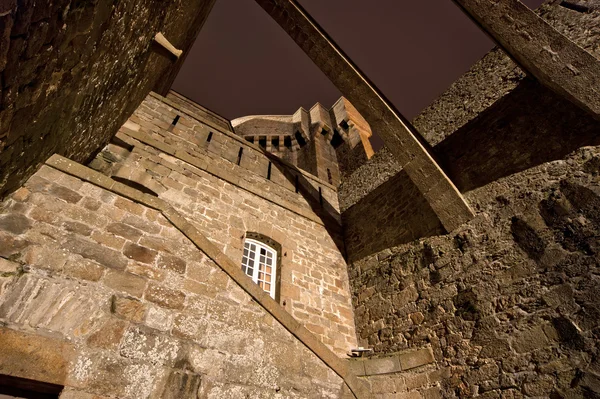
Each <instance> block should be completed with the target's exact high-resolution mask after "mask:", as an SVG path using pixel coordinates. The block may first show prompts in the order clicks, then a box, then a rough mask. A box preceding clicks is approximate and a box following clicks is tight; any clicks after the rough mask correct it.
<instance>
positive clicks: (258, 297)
mask: <svg viewBox="0 0 600 399" xmlns="http://www.w3.org/2000/svg"><path fill="white" fill-rule="evenodd" d="M46 164H47V165H49V166H51V167H54V168H55V169H57V170H60V171H62V172H64V173H67V174H69V175H72V176H74V177H77V178H79V179H81V180H84V181H87V182H88V183H91V184H94V185H96V186H98V187H101V188H103V189H105V190H108V191H111V192H113V193H115V194H118V195H122V196H125V197H127V198H129V199H132V200H134V201H136V202H139V203H141V204H143V205H146V206H148V207H151V208H153V209H156V210H159V211H161V213H162V214H163V216H164V217H166V218H167V219H168V220H169V221H170V222H171V224H172V225H173V226H174V227H175V228H177V229H178V230H179V231H181V232H182V233H183V234H184V235H185V236H186V237H187V238H189V239H190V241H191V242H192V243H193V244H194V245H195V246H196V247H197V248H198V249H199V250H201V251H202V252H203V253H204V254H205V255H206V256H208V257H209V258H210V259H211V260H212V261H213V262H215V264H216V265H217V266H218V267H219V268H221V270H223V271H224V272H225V273H226V274H227V275H228V276H229V277H231V279H233V280H234V281H235V282H236V283H237V284H238V285H239V286H240V287H241V288H242V289H243V290H244V291H245V292H246V293H247V294H248V295H250V296H251V297H252V298H253V299H254V300H255V301H256V302H257V303H258V304H259V305H260V306H261V307H262V308H263V309H265V311H267V312H268V313H269V314H271V315H272V316H273V317H274V318H275V319H276V320H277V321H278V322H279V323H280V324H281V325H282V326H283V327H284V328H285V329H286V330H288V331H289V332H290V333H291V334H292V335H294V336H295V337H296V338H297V339H298V340H299V341H300V342H302V344H304V345H305V346H306V347H307V348H308V349H309V350H310V351H311V352H313V353H314V354H315V355H316V356H317V357H318V358H319V359H321V361H323V362H324V363H325V364H326V365H327V366H328V367H329V368H331V369H332V370H333V371H334V372H335V373H336V374H337V375H338V376H340V377H341V378H342V379H343V380H344V382H345V383H346V385H347V386H348V387H349V388H350V390H351V391H352V393H353V394H354V395H355V396H356V398H357V399H363V398H364V399H367V398H371V397H372V395H371V393H370V391H369V390H368V388H367V387H366V385H365V383H364V382H363V381H360V380H359V379H358V378H357V376H356V375H355V374H354V373H352V372H351V371H350V369H349V368H348V363H347V362H345V361H344V360H343V359H340V358H339V357H338V356H337V355H336V354H335V353H333V352H332V351H331V350H330V349H329V348H327V347H326V346H325V345H324V344H323V343H322V342H321V341H320V340H319V339H318V338H317V337H316V336H315V335H314V334H312V333H311V332H310V331H308V330H307V329H306V328H305V327H304V326H303V325H302V324H300V323H299V322H298V321H297V320H296V319H294V318H293V317H292V316H291V315H290V314H289V313H288V312H287V311H286V310H285V309H284V308H283V307H282V306H281V305H279V304H278V303H277V302H275V300H274V299H273V298H271V297H270V296H269V294H267V293H266V292H264V291H263V290H262V289H261V288H260V287H259V286H258V285H257V284H255V283H254V282H253V281H252V280H250V279H248V278H247V276H246V274H245V273H244V272H243V271H242V269H241V268H240V267H239V266H238V265H237V264H235V263H234V262H233V261H232V260H231V259H229V257H227V256H226V255H225V254H224V253H223V252H221V251H220V250H219V249H218V248H217V247H216V246H215V245H214V244H213V243H211V242H210V240H209V239H208V238H207V237H206V236H204V235H203V234H202V233H200V232H199V231H198V230H197V229H196V228H195V227H194V226H193V225H192V224H191V223H189V222H188V221H187V220H186V218H185V217H183V216H182V215H181V214H180V213H179V212H177V211H176V210H175V209H174V208H173V207H171V206H170V205H169V204H167V203H166V202H165V201H163V200H160V199H158V198H156V197H153V196H151V195H148V194H144V193H142V192H139V191H137V190H135V189H132V188H131V187H128V186H125V185H124V184H120V183H117V182H115V181H113V180H112V179H110V178H108V177H106V176H104V175H103V174H101V173H100V172H96V171H95V170H93V169H90V168H87V167H85V166H83V165H80V164H78V163H76V162H74V161H71V160H69V159H67V158H64V157H62V156H60V155H56V154H55V155H53V156H52V157H50V159H48V160H47V161H46ZM132 190H133V191H136V192H137V194H136V193H132V192H131V191H132Z"/></svg>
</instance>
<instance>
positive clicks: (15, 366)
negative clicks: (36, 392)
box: [0, 328, 75, 385]
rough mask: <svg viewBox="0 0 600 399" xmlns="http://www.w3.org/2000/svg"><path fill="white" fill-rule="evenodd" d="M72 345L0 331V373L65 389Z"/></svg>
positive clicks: (41, 337)
mask: <svg viewBox="0 0 600 399" xmlns="http://www.w3.org/2000/svg"><path fill="white" fill-rule="evenodd" d="M74 353H75V351H74V347H73V345H71V344H69V343H67V342H64V341H60V340H57V339H53V338H48V337H43V336H40V335H34V334H26V333H22V332H19V331H14V330H10V329H8V328H0V373H1V374H6V375H10V376H14V377H21V378H27V379H32V380H37V381H42V382H48V383H52V384H58V385H64V384H65V380H66V378H67V374H68V372H69V362H71V361H72V360H73V358H74Z"/></svg>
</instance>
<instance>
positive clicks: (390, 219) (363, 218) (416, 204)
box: [342, 171, 444, 262]
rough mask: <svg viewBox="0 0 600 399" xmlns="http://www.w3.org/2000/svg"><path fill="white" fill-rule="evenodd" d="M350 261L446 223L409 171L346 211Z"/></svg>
mask: <svg viewBox="0 0 600 399" xmlns="http://www.w3.org/2000/svg"><path fill="white" fill-rule="evenodd" d="M342 220H343V223H344V236H345V241H346V251H347V257H348V262H354V261H356V260H359V259H362V258H364V257H365V256H369V255H371V254H373V253H377V252H379V251H382V250H384V249H386V248H390V247H395V246H398V245H401V244H406V243H408V242H411V241H413V240H415V239H417V238H421V237H428V236H431V235H437V234H442V233H443V232H444V228H443V226H442V225H441V224H440V221H439V219H438V217H437V216H436V214H435V213H434V212H433V210H432V209H431V207H430V206H429V204H428V203H427V201H426V200H425V198H424V197H423V196H422V195H421V193H420V192H419V190H418V188H417V187H416V186H415V185H414V183H413V182H412V181H411V179H410V178H409V177H408V175H407V174H406V172H404V171H401V172H399V173H398V174H396V175H395V176H394V177H392V178H391V179H389V180H388V181H386V182H385V183H383V184H382V185H380V186H379V187H377V188H376V189H375V190H373V191H372V192H371V193H369V194H368V195H367V196H365V197H364V198H362V199H361V200H360V201H358V202H357V203H356V204H355V205H353V206H352V207H350V208H349V209H348V210H347V211H345V212H344V213H343V214H342Z"/></svg>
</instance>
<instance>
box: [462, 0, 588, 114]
mask: <svg viewBox="0 0 600 399" xmlns="http://www.w3.org/2000/svg"><path fill="white" fill-rule="evenodd" d="M453 1H454V2H455V3H456V4H457V5H458V6H459V7H460V8H461V9H462V10H463V11H464V12H465V13H466V14H467V15H468V16H469V17H471V19H473V20H474V21H475V23H477V24H478V25H479V26H480V27H481V28H482V29H483V30H484V31H485V32H486V33H487V34H488V35H489V36H491V37H492V39H494V41H495V42H496V43H497V44H498V45H499V46H500V47H501V48H502V49H503V50H504V51H505V52H506V53H507V54H508V55H510V56H511V58H512V59H513V60H515V62H517V64H519V65H520V66H521V67H522V68H523V69H524V70H525V71H527V73H529V74H530V75H532V76H534V77H535V78H536V79H537V80H538V81H539V82H540V83H541V84H543V85H544V86H546V87H548V88H549V89H551V90H553V91H554V92H556V93H558V94H559V95H561V96H563V97H565V98H566V99H568V100H569V101H571V102H572V103H574V104H575V105H577V106H579V107H580V108H582V109H584V110H585V111H587V112H588V113H590V114H592V115H593V116H594V117H595V118H596V119H600V61H599V60H598V59H597V58H595V57H594V56H593V55H591V54H590V53H588V52H587V51H585V50H584V49H582V48H581V47H579V46H578V45H577V44H575V43H573V42H572V41H571V40H569V39H568V38H567V37H566V36H564V35H562V34H561V33H560V32H558V31H557V30H556V29H554V28H553V27H552V26H550V25H549V24H548V23H547V22H546V21H544V20H543V19H542V18H540V17H539V16H538V15H537V14H536V13H535V12H534V11H533V10H531V9H530V8H529V7H527V6H526V5H525V4H523V3H522V2H521V1H519V0H453ZM571 3H573V4H575V3H576V4H579V3H584V2H579V1H575V2H573V1H572V2H571ZM585 3H586V4H587V3H592V2H585ZM593 5H595V6H597V2H596V1H594V2H593Z"/></svg>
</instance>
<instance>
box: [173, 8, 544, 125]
mask: <svg viewBox="0 0 600 399" xmlns="http://www.w3.org/2000/svg"><path fill="white" fill-rule="evenodd" d="M300 3H301V4H302V5H303V6H304V7H305V8H306V9H307V10H308V11H309V12H310V14H311V15H312V16H313V18H314V19H316V20H317V22H319V23H320V25H321V26H322V27H323V28H324V29H325V31H326V32H327V33H328V34H329V35H330V36H331V37H333V39H334V40H335V41H336V42H337V43H338V45H339V46H340V47H341V48H342V49H343V50H344V51H345V52H346V54H347V55H348V56H349V57H350V58H351V59H352V60H353V61H354V62H355V63H356V64H357V65H358V66H359V67H360V68H361V69H362V71H363V72H364V73H365V74H366V75H367V76H368V77H369V78H370V79H371V80H372V81H373V82H374V83H375V84H376V85H377V86H378V87H379V89H380V90H381V91H382V92H383V93H384V94H385V95H386V96H387V97H388V99H389V100H390V101H391V102H393V103H394V105H395V106H396V108H397V109H398V110H399V111H400V112H402V113H403V114H404V115H405V116H406V117H407V118H409V119H412V118H413V117H414V116H416V115H417V114H418V113H419V112H420V111H421V110H422V109H423V108H425V107H426V106H428V105H429V104H430V103H431V102H432V101H433V100H435V98H436V97H437V96H438V95H440V94H441V93H442V92H443V91H444V90H445V89H446V88H447V87H448V86H449V85H450V84H451V83H452V82H453V81H454V80H456V79H457V78H458V77H459V76H461V75H462V74H463V73H464V72H466V71H467V70H468V69H469V67H470V66H471V65H472V64H473V63H474V62H475V61H477V60H478V59H479V58H481V57H482V56H483V55H484V54H485V53H486V52H487V51H489V50H490V49H491V48H492V47H493V43H492V42H491V41H490V39H489V38H487V36H485V34H483V33H482V32H481V31H479V29H478V28H477V27H476V26H475V25H474V24H473V23H472V22H471V21H470V20H469V19H468V18H467V17H466V16H465V15H464V14H463V13H462V12H461V11H460V10H459V9H458V7H457V6H455V5H454V4H453V3H452V1H450V0H426V1H423V0H416V1H413V0H411V1H409V0H377V1H373V0H300ZM524 3H526V4H527V5H528V6H530V7H537V6H538V5H539V4H541V3H542V0H526V1H524ZM373 4H376V6H373ZM173 89H174V90H176V91H178V92H180V93H181V94H183V95H185V96H187V97H189V98H191V99H192V100H194V101H196V102H198V103H199V104H202V105H203V106H205V107H207V108H209V109H211V110H213V111H215V112H217V113H219V114H221V115H223V116H225V117H227V118H229V119H234V118H237V117H240V116H245V115H263V114H271V115H289V114H292V113H293V112H294V111H296V110H297V109H298V108H299V107H300V106H304V107H305V108H307V109H308V108H310V107H311V106H312V105H314V104H315V103H316V102H321V103H322V104H323V105H325V106H326V107H330V106H331V105H333V103H334V102H335V101H336V100H337V99H338V98H339V97H340V93H339V92H338V90H337V89H336V88H335V87H334V86H333V84H331V83H330V82H329V80H328V79H327V78H326V77H325V76H324V75H323V74H322V73H321V71H320V70H319V69H318V68H317V67H316V66H315V65H314V64H313V63H312V61H311V60H310V59H309V58H308V57H307V56H306V55H305V54H304V53H303V52H302V50H300V48H299V47H298V46H297V45H296V44H295V43H294V42H293V41H292V40H291V39H290V38H289V37H288V36H287V34H286V33H285V32H284V31H283V30H282V29H281V28H280V27H279V25H277V23H276V22H275V21H273V20H272V19H271V18H270V17H269V16H268V15H267V14H266V13H265V12H264V11H263V10H262V8H260V7H259V6H258V5H257V4H256V2H255V1H253V0H217V3H216V5H215V7H214V9H213V11H212V13H211V15H210V17H209V19H208V21H207V22H206V25H205V26H204V28H203V30H202V31H201V32H200V35H199V37H198V39H197V41H196V43H195V44H194V47H193V49H192V52H191V54H189V56H188V58H187V60H186V62H185V63H184V65H183V68H182V70H181V72H180V73H179V76H178V77H177V80H176V81H175V84H174V85H173Z"/></svg>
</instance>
